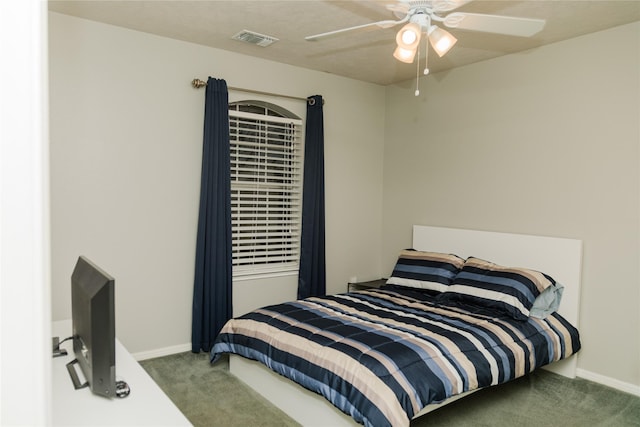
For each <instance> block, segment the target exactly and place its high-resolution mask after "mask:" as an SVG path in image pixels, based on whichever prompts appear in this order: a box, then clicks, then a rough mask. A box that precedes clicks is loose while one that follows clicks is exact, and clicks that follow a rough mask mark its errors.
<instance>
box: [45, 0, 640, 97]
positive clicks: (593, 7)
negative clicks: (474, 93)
mask: <svg viewBox="0 0 640 427" xmlns="http://www.w3.org/2000/svg"><path fill="white" fill-rule="evenodd" d="M394 3H395V0H388V1H380V0H375V1H363V0H360V1H333V0H331V1H329V0H301V1H300V0H279V1H270V0H253V1H245V0H235V1H219V0H216V1H202V0H200V1H166V0H165V1H133V0H128V1H114V0H109V1H96V0H84V1H59V0H50V1H49V10H52V11H55V12H60V13H65V14H68V15H74V16H78V17H82V18H86V19H91V20H94V21H100V22H104V23H108V24H112V25H117V26H120V27H125V28H130V29H134V30H138V31H143V32H147V33H152V34H157V35H160V36H165V37H170V38H173V39H178V40H184V41H188V42H193V43H198V44H202V45H206V46H212V47H216V48H219V49H224V50H229V51H233V52H238V53H242V54H245V55H251V56H256V57H260V58H265V59H269V60H273V61H277V62H283V63H286V64H291V65H296V66H299V67H304V68H310V69H313V70H319V71H326V72H328V73H332V74H337V75H340V76H345V77H351V78H354V79H358V80H363V81H367V82H372V83H377V84H381V85H387V84H390V83H395V82H399V81H404V80H408V79H410V78H412V77H414V76H415V75H416V65H415V64H404V63H401V62H398V61H396V60H395V59H394V58H393V57H392V53H393V50H394V48H395V33H396V32H397V30H398V28H397V27H396V28H390V29H375V30H371V31H365V32H352V33H347V34H344V35H342V36H340V37H332V38H327V39H323V40H320V41H315V42H309V41H305V39H304V37H305V36H308V35H313V34H318V33H323V32H327V31H331V30H335V29H340V28H344V27H350V26H355V25H360V24H366V23H370V22H374V21H380V20H387V19H394V20H395V19H397V18H396V17H395V16H394V15H393V14H392V13H391V12H389V11H388V10H387V9H386V7H385V6H386V5H387V4H394ZM457 11H460V12H475V13H488V14H495V15H508V16H519V17H528V18H541V19H546V20H547V24H546V26H545V28H544V30H543V31H542V32H540V33H538V34H537V35H535V36H534V37H531V38H521V37H508V36H503V35H496V34H488V33H478V32H472V31H462V30H449V31H450V32H452V33H453V34H454V35H455V36H456V37H457V38H458V43H457V44H456V45H455V46H454V47H453V49H451V51H449V53H448V54H447V55H445V56H444V57H443V58H438V57H437V55H435V54H433V51H432V52H431V54H430V55H429V68H430V70H431V72H432V73H433V72H438V71H443V70H446V69H450V68H454V67H459V66H463V65H466V64H471V63H474V62H478V61H483V60H486V59H490V58H494V57H497V56H501V55H505V54H508V53H513V52H518V51H523V50H527V49H531V48H534V47H537V46H541V45H544V44H549V43H554V42H557V41H560V40H564V39H568V38H572V37H576V36H579V35H582V34H587V33H592V32H596V31H601V30H604V29H607V28H611V27H615V26H619V25H623V24H627V23H630V22H634V21H639V20H640V1H638V0H631V1H622V0H599V1H587V0H570V1H568V0H528V1H507V0H502V1H485V0H475V1H472V2H471V3H468V4H466V5H464V6H462V7H460V8H459V9H457ZM241 30H250V31H254V32H258V33H261V34H265V35H269V36H272V37H276V38H278V39H279V41H278V42H276V43H274V44H272V45H271V46H269V47H264V48H263V47H259V46H255V45H251V44H247V43H243V42H239V41H236V40H232V39H231V37H232V36H233V35H234V34H236V33H237V32H239V31H241ZM630 54H631V53H630ZM635 54H637V52H635ZM599 58H600V55H598V52H594V61H598V60H599Z"/></svg>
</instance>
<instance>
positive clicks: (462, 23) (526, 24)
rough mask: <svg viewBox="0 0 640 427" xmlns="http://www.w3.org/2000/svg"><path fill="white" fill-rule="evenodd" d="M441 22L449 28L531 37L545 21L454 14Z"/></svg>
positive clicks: (462, 13) (476, 14) (475, 14)
mask: <svg viewBox="0 0 640 427" xmlns="http://www.w3.org/2000/svg"><path fill="white" fill-rule="evenodd" d="M442 22H443V23H444V25H446V26H447V27H449V28H458V29H461V30H471V31H483V32H486V33H496V34H505V35H508V36H519V37H531V36H533V35H534V34H536V33H538V32H540V31H541V30H542V29H543V28H544V26H545V24H546V22H547V21H545V20H544V19H533V18H517V17H514V16H500V15H483V14H479V13H465V12H454V13H450V14H449V15H447V16H446V17H445V18H444V19H443V20H442Z"/></svg>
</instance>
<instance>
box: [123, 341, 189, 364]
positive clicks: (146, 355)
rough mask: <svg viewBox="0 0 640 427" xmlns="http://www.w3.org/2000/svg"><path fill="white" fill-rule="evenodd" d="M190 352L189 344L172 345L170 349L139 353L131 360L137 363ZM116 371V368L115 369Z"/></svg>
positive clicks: (164, 348)
mask: <svg viewBox="0 0 640 427" xmlns="http://www.w3.org/2000/svg"><path fill="white" fill-rule="evenodd" d="M190 350H191V343H186V344H178V345H172V346H170V347H163V348H158V349H155V350H148V351H141V352H138V353H134V354H133V358H134V359H136V360H137V361H138V362H139V361H141V360H147V359H153V358H155V357H163V356H170V355H172V354H176V353H184V352H185V351H190ZM116 369H117V367H116Z"/></svg>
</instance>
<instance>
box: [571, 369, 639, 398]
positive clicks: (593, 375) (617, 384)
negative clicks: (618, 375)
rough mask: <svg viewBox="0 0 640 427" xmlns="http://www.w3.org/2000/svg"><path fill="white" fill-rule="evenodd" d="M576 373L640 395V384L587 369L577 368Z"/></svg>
mask: <svg viewBox="0 0 640 427" xmlns="http://www.w3.org/2000/svg"><path fill="white" fill-rule="evenodd" d="M576 375H577V376H578V377H580V378H583V379H585V380H589V381H593V382H595V383H598V384H602V385H606V386H608V387H611V388H615V389H616V390H620V391H624V392H625V393H630V394H633V395H635V396H639V397H640V386H639V385H635V384H631V383H627V382H624V381H620V380H617V379H615V378H611V377H607V376H604V375H600V374H596V373H595V372H591V371H587V370H584V369H580V368H578V369H577V370H576Z"/></svg>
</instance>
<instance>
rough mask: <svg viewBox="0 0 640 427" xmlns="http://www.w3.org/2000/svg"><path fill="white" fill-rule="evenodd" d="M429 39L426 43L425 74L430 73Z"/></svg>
mask: <svg viewBox="0 0 640 427" xmlns="http://www.w3.org/2000/svg"><path fill="white" fill-rule="evenodd" d="M428 61H429V40H427V42H426V43H425V48H424V75H425V76H426V75H427V74H429V63H428Z"/></svg>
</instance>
